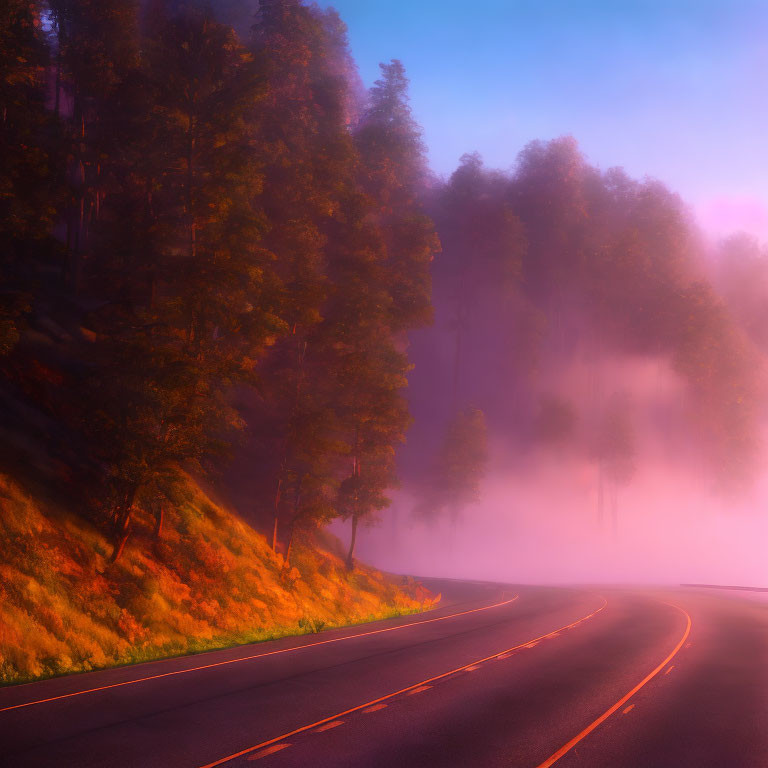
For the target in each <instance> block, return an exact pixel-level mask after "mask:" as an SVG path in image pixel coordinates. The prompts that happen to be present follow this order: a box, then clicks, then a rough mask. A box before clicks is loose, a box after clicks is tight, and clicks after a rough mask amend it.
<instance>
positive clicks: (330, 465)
mask: <svg viewBox="0 0 768 768" xmlns="http://www.w3.org/2000/svg"><path fill="white" fill-rule="evenodd" d="M0 16H1V17H0V30H1V31H0V35H1V37H0V57H2V62H1V63H0V67H2V70H1V71H2V80H1V85H0V87H2V93H1V94H0V99H1V100H2V123H3V131H2V139H0V141H1V142H2V144H1V145H0V154H1V157H0V236H2V251H1V252H0V258H1V259H2V264H1V265H0V268H1V269H2V278H1V279H2V284H1V285H0V333H1V334H2V336H1V338H0V347H1V348H2V352H3V353H4V358H3V362H2V365H3V376H2V397H3V400H4V403H3V409H4V419H3V421H4V430H3V442H4V446H3V447H4V453H5V454H6V455H7V457H11V458H12V456H10V455H11V454H15V455H16V456H18V455H20V454H22V453H23V452H24V451H27V458H29V455H34V454H35V452H36V451H37V452H39V450H40V448H41V446H42V447H43V448H45V451H46V452H47V454H48V455H49V456H50V455H53V456H55V457H56V459H55V460H54V461H53V462H51V461H49V462H48V463H49V468H50V466H53V470H54V471H55V473H57V474H58V475H59V476H61V475H65V476H66V478H65V479H66V481H67V483H68V484H69V485H70V486H71V487H72V486H76V487H78V488H85V489H87V490H88V497H89V499H90V500H91V504H90V508H91V510H92V514H94V515H95V516H96V517H97V518H98V519H99V521H100V522H101V523H102V524H103V525H108V526H109V528H110V530H111V531H112V536H113V540H114V552H113V555H112V558H113V559H117V558H118V557H119V556H120V553H121V551H122V549H123V547H124V546H125V543H126V541H127V540H128V538H129V536H130V534H131V529H132V525H133V520H134V517H135V516H134V510H135V509H136V507H137V506H141V507H142V508H144V509H147V510H151V511H153V512H154V514H155V518H156V533H157V534H158V535H159V534H160V532H161V528H162V520H163V508H164V504H165V498H166V490H167V487H168V483H170V482H173V480H174V477H175V476H176V475H177V474H178V472H179V471H180V470H182V469H186V470H189V469H192V470H194V471H197V472H203V471H207V470H210V469H211V468H214V467H216V466H219V465H221V464H222V462H223V460H224V455H225V454H226V453H227V451H228V448H229V447H230V446H232V445H237V442H236V437H235V436H234V433H236V432H237V431H238V430H240V431H241V430H242V429H243V428H246V427H247V429H248V432H249V435H250V439H251V440H256V441H258V443H259V444H260V446H261V450H260V454H261V455H263V456H268V457H269V459H268V460H267V461H265V462H264V463H263V465H262V466H260V467H254V468H253V471H254V473H256V474H258V475H259V476H260V477H261V478H262V480H263V482H262V498H261V499H254V504H256V503H257V502H261V501H263V498H269V499H270V508H271V516H272V517H273V520H272V521H271V523H272V524H271V525H270V534H271V536H272V542H273V546H274V547H275V548H281V549H282V551H283V552H284V553H285V555H286V558H288V557H289V556H290V550H291V546H292V542H293V540H294V534H295V533H296V531H297V530H299V529H301V528H302V527H311V526H313V525H317V524H319V523H322V522H325V521H327V520H329V519H331V518H333V517H336V516H342V517H344V518H348V519H351V521H352V527H353V539H352V546H351V547H350V550H349V557H348V561H349V564H350V565H351V563H352V556H353V547H354V532H355V531H356V529H357V525H358V523H359V522H360V521H364V520H366V519H367V518H370V517H371V516H373V515H374V514H375V513H376V512H377V511H378V510H380V509H383V508H384V507H385V506H386V505H387V504H388V498H387V489H388V488H390V487H392V486H393V484H394V482H395V477H394V454H395V446H396V445H397V444H398V443H400V442H401V441H402V440H403V437H404V433H405V430H406V428H407V426H408V423H409V415H408V410H407V407H406V403H405V401H404V398H403V395H402V389H403V387H404V386H405V383H406V378H405V377H406V373H407V371H408V369H409V362H408V359H407V356H406V354H405V352H404V348H405V344H404V336H405V334H406V333H407V332H408V331H409V330H410V329H413V328H415V327H418V326H419V325H422V324H424V323H425V322H427V321H428V320H429V319H430V313H431V306H430V277H429V263H430V261H431V259H432V257H433V254H434V253H435V252H436V250H437V248H438V245H437V239H436V235H435V233H434V229H433V225H432V223H431V221H430V220H429V219H428V218H427V216H425V215H424V213H423V212H422V209H421V204H420V202H419V197H420V194H421V185H422V182H423V174H424V169H425V166H424V158H423V148H422V145H421V141H420V138H419V130H418V127H417V126H416V124H415V123H414V121H413V119H412V117H411V113H410V109H409V106H408V94H407V86H408V83H407V79H406V77H405V73H404V69H403V67H402V65H401V64H400V63H399V62H398V61H392V62H391V63H389V64H386V65H382V71H381V79H380V80H378V81H377V82H376V84H375V85H374V86H373V88H372V89H371V90H370V92H369V93H368V94H364V97H365V98H364V100H363V101H361V100H360V98H359V93H358V91H359V89H358V88H357V87H356V84H357V82H358V81H357V80H356V77H355V71H354V64H353V62H352V61H351V59H350V56H349V53H348V50H347V43H346V37H345V28H344V25H343V24H342V22H341V21H340V20H339V18H338V16H337V15H336V13H335V12H333V11H321V10H319V9H318V8H316V7H308V6H306V5H304V4H302V3H300V2H296V1H295V0H262V2H261V3H260V4H259V8H258V13H257V14H256V15H255V16H254V17H253V19H252V29H251V31H250V32H249V33H248V34H247V35H246V36H239V35H238V34H237V33H236V32H235V31H234V30H233V28H232V27H231V26H228V25H227V24H224V23H222V22H221V21H219V20H217V19H216V18H215V17H214V15H213V13H212V11H211V10H210V7H209V6H206V5H203V4H198V3H191V2H190V3H186V2H171V0H168V1H167V2H166V1H164V0H151V1H150V2H147V3H145V4H143V5H141V6H140V4H139V3H138V2H136V1H135V0H50V2H45V3H44V2H22V0H11V1H10V2H4V3H3V7H2V11H0ZM32 436H36V437H37V443H36V445H35V446H33V447H30V443H31V442H32ZM39 461H41V462H42V461H43V460H42V459H39Z"/></svg>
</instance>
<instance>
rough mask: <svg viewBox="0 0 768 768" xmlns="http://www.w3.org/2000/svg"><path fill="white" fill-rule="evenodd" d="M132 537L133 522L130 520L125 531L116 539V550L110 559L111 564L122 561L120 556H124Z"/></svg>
mask: <svg viewBox="0 0 768 768" xmlns="http://www.w3.org/2000/svg"><path fill="white" fill-rule="evenodd" d="M130 535H131V520H130V518H128V521H127V523H126V526H125V529H124V530H123V532H122V533H121V534H119V535H118V537H117V538H116V539H115V548H114V549H113V550H112V557H110V558H109V562H110V563H116V562H117V561H118V560H119V559H120V555H122V554H123V549H125V545H126V542H127V541H128V538H129V536H130Z"/></svg>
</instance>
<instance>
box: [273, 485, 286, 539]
mask: <svg viewBox="0 0 768 768" xmlns="http://www.w3.org/2000/svg"><path fill="white" fill-rule="evenodd" d="M282 486H283V478H282V477H280V478H278V481H277V491H276V492H275V524H274V527H273V528H272V551H273V552H277V525H278V522H279V519H280V492H281V490H282Z"/></svg>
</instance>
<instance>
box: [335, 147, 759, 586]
mask: <svg viewBox="0 0 768 768" xmlns="http://www.w3.org/2000/svg"><path fill="white" fill-rule="evenodd" d="M563 141H564V140H561V141H559V142H552V143H550V144H549V145H539V146H538V147H537V148H535V150H534V153H533V160H531V157H532V155H531V154H529V155H528V156H527V157H526V155H525V152H524V153H523V155H522V156H521V158H522V159H521V162H520V163H519V165H518V167H517V169H516V171H515V172H514V173H513V174H511V175H507V174H498V173H497V172H493V171H488V170H486V169H484V168H483V167H482V164H481V162H480V161H479V159H478V158H477V157H475V158H474V160H471V161H467V160H465V161H463V162H464V165H463V166H460V169H459V171H457V173H456V174H454V175H453V176H452V177H451V178H450V179H447V180H445V181H444V182H442V187H441V188H440V191H439V192H438V193H437V198H438V202H436V203H434V209H433V210H434V212H435V213H434V215H435V218H436V220H437V222H438V230H439V233H440V236H441V240H442V245H443V251H442V253H441V254H440V255H439V256H438V257H437V258H436V263H435V267H434V271H433V277H434V281H435V282H434V295H433V300H434V303H435V308H436V314H435V323H434V325H433V326H432V327H431V328H429V329H427V330H425V331H420V332H417V333H414V334H412V335H411V338H410V348H409V351H410V353H411V355H412V358H413V360H414V364H415V369H414V371H413V373H412V374H411V377H410V388H409V399H410V405H411V410H412V413H413V416H414V424H413V426H412V428H411V431H410V433H409V436H408V441H407V444H406V445H405V446H404V447H403V448H402V449H401V450H400V453H399V457H400V460H399V465H400V472H401V476H402V477H403V484H402V487H401V489H400V490H399V491H398V492H397V493H396V494H395V495H394V496H393V506H392V508H391V510H389V511H388V512H386V513H385V514H384V515H383V516H382V520H381V523H380V525H378V526H375V527H371V528H368V529H366V530H365V531H364V532H363V533H362V534H361V539H360V544H359V547H360V549H359V552H360V555H361V557H363V558H366V559H368V560H370V561H371V562H373V563H375V564H376V565H378V566H380V567H382V568H384V569H388V570H391V571H394V572H404V573H413V574H416V575H435V576H438V575H439V576H452V577H462V578H476V579H489V580H503V581H510V582H530V583H542V582H543V583H585V582H586V583H593V582H611V583H638V582H642V583H657V584H661V583H665V584H668V583H717V584H732V585H752V586H768V565H766V559H765V555H764V549H765V541H766V535H767V534H768V519H767V517H768V516H766V514H765V510H766V508H768V483H766V476H765V472H764V470H763V466H764V462H765V458H766V457H765V452H764V445H765V437H766V429H767V427H768V422H767V421H766V408H765V404H766V400H765V396H766V392H765V387H764V380H765V350H766V344H765V342H766V339H767V338H768V336H766V334H765V329H766V325H765V322H764V316H765V314H766V313H765V312H764V310H763V307H764V306H766V302H768V291H766V285H767V283H766V281H765V275H766V267H767V265H768V261H767V260H766V259H765V251H764V250H763V248H762V246H761V245H760V243H759V242H758V241H757V240H755V239H753V238H750V237H746V236H744V235H740V236H738V237H732V238H730V239H725V240H714V239H713V240H708V239H707V238H706V237H705V236H704V235H702V234H701V232H700V230H699V229H698V227H697V224H696V223H695V222H694V218H693V216H692V215H690V214H689V212H688V208H687V206H686V205H685V203H684V202H683V201H681V200H680V199H679V198H677V197H676V196H674V195H672V194H671V193H668V192H667V191H666V190H664V188H663V187H661V186H653V184H651V185H650V186H649V183H648V182H642V183H639V184H636V183H635V182H631V180H628V179H627V178H626V177H621V180H620V182H619V183H618V184H616V185H615V186H613V185H614V180H613V179H612V174H613V173H615V172H608V173H604V172H600V171H597V170H596V169H593V168H591V167H590V166H589V164H588V162H587V161H586V159H585V158H583V157H582V156H581V155H580V153H579V152H578V150H577V149H576V148H575V144H573V143H571V144H568V143H567V141H566V142H565V143H563ZM568 141H570V140H568ZM564 148H565V153H564V154H565V156H566V159H565V160H564V159H563V154H559V156H558V153H562V152H563V149H564ZM553 158H554V160H553ZM550 162H552V163H553V164H554V165H555V172H554V173H551V171H552V168H551V166H550V167H549V169H548V170H547V171H545V173H546V174H548V175H547V176H546V177H544V180H543V181H542V178H543V173H542V172H541V169H542V167H544V168H546V167H547V165H548V163H550ZM526 163H527V166H526ZM563 164H564V165H566V166H567V167H568V168H569V169H570V172H571V173H570V175H568V174H566V173H564V172H563V168H562V165H563ZM470 166H471V167H470ZM558 166H559V167H558ZM574 168H575V173H574ZM463 174H464V176H463V178H462V175H463ZM470 174H475V176H474V177H473V179H472V181H471V182H470V183H469V184H467V176H468V175H470ZM526 174H527V175H526ZM550 174H551V175H550ZM574 175H575V176H577V178H578V177H579V176H580V177H581V178H580V180H578V181H577V183H576V185H575V186H576V187H578V189H575V190H574V188H573V186H570V187H569V184H571V182H572V180H573V177H574ZM598 179H600V180H601V181H599V182H598V181H597V180H598ZM542 183H544V184H546V185H547V186H545V190H546V194H547V199H546V202H545V203H544V205H542V204H541V198H540V197H538V195H539V194H540V192H541V190H540V188H539V185H540V184H542ZM595 183H599V184H602V185H604V187H603V188H604V189H606V188H607V189H608V191H609V194H610V195H614V194H616V196H615V197H614V198H613V202H612V203H606V202H605V199H603V198H601V196H600V194H599V193H598V194H595V192H594V189H592V188H591V186H590V185H593V184H595ZM461 184H467V186H466V187H464V188H463V189H462V188H461V187H460V185H461ZM617 189H618V193H616V190H617ZM628 189H629V193H628V192H627V190H628ZM468 190H469V191H468ZM459 193H461V194H462V195H463V197H461V212H460V213H458V214H457V213H456V210H455V208H454V209H452V208H451V206H452V205H453V203H454V201H455V199H456V196H457V195H458V194H459ZM558 196H560V200H558V199H557V197H558ZM630 198H631V199H632V200H634V202H632V201H630V202H628V200H630ZM494 199H496V202H495V203H494ZM574 199H577V200H579V201H580V204H581V205H583V206H584V207H585V208H586V209H587V210H586V214H585V213H584V210H583V209H581V210H580V212H579V214H578V215H576V216H574V217H573V218H571V213H570V212H569V211H570V209H569V205H570V204H571V203H572V202H573V200H574ZM531 200H533V201H534V203H536V204H535V205H532V204H531ZM649 200H652V204H651V203H649ZM473 205H477V208H476V209H475V210H474V212H472V210H471V209H472V206H473ZM505 206H508V208H507V209H506V210H505V212H504V215H499V211H501V210H502V209H504V208H505ZM529 206H530V207H529ZM614 206H615V207H614ZM446 209H447V210H448V212H449V214H450V215H449V216H448V217H445V218H442V217H443V216H445V211H446ZM468 211H469V212H468ZM462 216H464V217H465V218H463V219H462V218H461V217H462ZM511 218H514V219H515V220H516V222H517V224H519V229H516V227H515V226H512V227H510V226H509V221H510V219H511ZM478 220H481V221H482V222H483V226H482V228H479V227H478V226H477V222H478ZM502 220H504V221H506V222H507V223H506V224H505V225H504V227H506V229H505V230H504V233H503V234H499V233H500V232H501V230H502V229H503V228H504V227H502V225H501V224H500V223H499V222H501V221H502ZM558 230H560V231H561V232H563V233H564V234H563V237H562V239H558ZM494 231H495V232H496V233H497V235H498V238H497V239H496V240H494V236H493V234H489V233H493V232H494ZM467 232H469V233H470V234H469V236H467ZM504 238H507V239H506V240H504ZM500 240H503V242H502V243H501V245H500V244H499V241H500ZM484 249H485V251H484ZM609 249H615V250H613V254H612V255H611V256H610V257H608V258H605V256H604V253H605V251H606V250H609ZM512 252H514V253H515V254H516V255H515V257H514V260H515V262H516V266H515V268H514V270H513V271H515V273H516V276H515V278H514V280H513V281H512V282H513V285H511V286H508V287H507V288H503V289H502V288H501V287H500V286H501V281H500V279H499V273H498V272H497V271H496V270H497V269H498V267H499V263H500V262H501V261H503V259H504V258H509V254H510V253H512ZM457 278H458V279H457ZM467 408H470V409H474V410H476V411H477V412H481V413H482V414H483V415H484V417H485V431H484V433H483V439H484V440H485V443H484V450H482V451H480V450H479V448H478V445H479V443H477V442H476V443H474V444H472V445H470V443H472V439H471V438H470V437H467V435H466V434H464V436H463V437H457V433H456V431H455V429H454V427H453V426H451V425H454V426H455V424H456V416H455V414H456V413H459V414H460V413H463V412H466V409H467ZM452 430H453V431H452ZM477 440H480V438H479V437H478V438H477ZM462 441H464V442H462ZM472 446H474V447H472ZM473 450H474V451H475V452H474V453H473ZM456 456H460V457H461V460H462V461H463V462H464V464H470V465H472V464H473V462H474V466H475V469H476V471H475V473H474V474H472V472H469V473H467V474H466V475H463V474H462V472H463V470H462V469H459V471H458V474H459V475H461V477H459V479H456V475H457V468H458V467H461V466H463V465H461V464H460V463H457V462H456V461H455V459H456ZM446 457H448V458H446ZM451 457H453V458H451ZM452 461H453V463H451V462H452ZM446 489H447V490H446ZM334 530H335V531H336V532H337V533H338V535H340V536H341V537H342V538H344V539H346V538H347V537H348V531H347V530H346V528H345V526H344V525H343V524H338V523H337V524H336V526H335V527H334Z"/></svg>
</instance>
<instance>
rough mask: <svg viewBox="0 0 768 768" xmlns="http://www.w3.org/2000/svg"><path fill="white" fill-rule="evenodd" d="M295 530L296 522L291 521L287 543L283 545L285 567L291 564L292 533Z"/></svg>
mask: <svg viewBox="0 0 768 768" xmlns="http://www.w3.org/2000/svg"><path fill="white" fill-rule="evenodd" d="M295 529H296V521H295V520H291V526H290V528H289V529H288V543H287V544H286V545H285V567H286V568H287V567H288V565H289V563H290V562H291V549H292V547H293V532H294V530H295Z"/></svg>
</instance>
